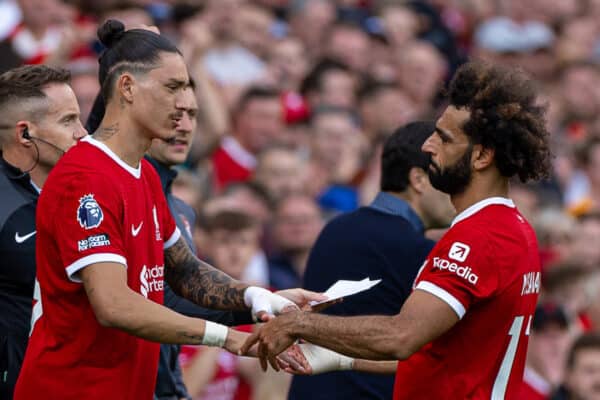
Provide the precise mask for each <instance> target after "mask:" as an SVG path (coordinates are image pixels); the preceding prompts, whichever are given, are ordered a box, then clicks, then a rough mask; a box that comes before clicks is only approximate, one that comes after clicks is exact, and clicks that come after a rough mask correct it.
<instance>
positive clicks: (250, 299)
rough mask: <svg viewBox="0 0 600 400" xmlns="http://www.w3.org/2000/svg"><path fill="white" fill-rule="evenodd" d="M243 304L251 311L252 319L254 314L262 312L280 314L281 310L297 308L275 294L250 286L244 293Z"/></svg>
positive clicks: (254, 316)
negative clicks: (289, 307)
mask: <svg viewBox="0 0 600 400" xmlns="http://www.w3.org/2000/svg"><path fill="white" fill-rule="evenodd" d="M244 303H246V305H247V306H248V307H250V308H251V309H252V317H253V318H254V319H256V314H257V313H259V312H261V311H264V312H266V313H267V314H269V315H278V314H281V312H282V310H283V309H284V308H285V307H288V306H293V307H296V308H297V306H296V305H295V304H294V303H292V302H291V301H289V300H288V299H286V298H285V297H281V296H279V295H277V294H275V293H271V292H269V291H268V290H267V289H263V288H260V287H257V286H250V287H248V288H247V289H246V291H245V292H244Z"/></svg>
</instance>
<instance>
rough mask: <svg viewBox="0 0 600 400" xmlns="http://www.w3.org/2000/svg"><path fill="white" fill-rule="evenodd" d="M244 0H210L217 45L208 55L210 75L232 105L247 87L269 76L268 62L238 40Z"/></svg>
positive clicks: (209, 13)
mask: <svg viewBox="0 0 600 400" xmlns="http://www.w3.org/2000/svg"><path fill="white" fill-rule="evenodd" d="M243 3H244V1H242V0H207V1H206V2H205V7H206V8H205V10H204V17H205V18H206V21H207V23H208V26H209V29H210V31H211V33H212V36H213V38H214V43H213V45H212V46H211V48H210V49H208V51H207V52H206V53H205V55H204V67H205V68H206V71H207V72H208V74H209V75H210V76H211V77H212V78H213V79H214V80H215V81H216V82H217V83H218V84H219V85H221V86H222V87H223V89H224V90H225V93H226V98H227V99H228V101H229V102H231V103H233V102H235V99H236V98H237V96H238V94H239V92H240V91H241V90H243V89H242V88H243V87H244V86H246V85H249V84H251V83H252V82H256V81H257V80H259V79H260V78H261V77H263V74H264V73H265V68H266V66H265V63H264V62H263V61H261V60H260V58H259V57H258V55H257V54H254V53H252V51H250V50H249V49H247V48H245V47H244V46H242V45H241V44H240V43H239V42H237V40H236V36H235V25H236V18H238V10H239V9H240V8H241V6H242V4H243Z"/></svg>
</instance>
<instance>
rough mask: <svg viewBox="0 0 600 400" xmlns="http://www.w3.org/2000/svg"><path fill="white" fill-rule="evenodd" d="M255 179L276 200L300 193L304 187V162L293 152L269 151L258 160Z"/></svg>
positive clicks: (278, 149)
mask: <svg viewBox="0 0 600 400" xmlns="http://www.w3.org/2000/svg"><path fill="white" fill-rule="evenodd" d="M254 179H255V180H256V181H257V182H258V183H260V184H261V185H263V186H264V187H265V189H267V191H268V192H269V194H270V195H271V196H272V197H273V199H276V200H277V199H281V198H283V197H285V196H287V195H290V194H292V193H299V192H301V191H302V189H303V186H304V162H303V161H302V159H301V158H300V156H299V155H298V154H297V153H296V152H295V151H293V150H288V149H284V148H273V149H267V150H266V151H265V152H263V153H261V154H260V156H259V158H258V165H257V167H256V170H255V172H254Z"/></svg>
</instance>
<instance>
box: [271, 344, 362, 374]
mask: <svg viewBox="0 0 600 400" xmlns="http://www.w3.org/2000/svg"><path fill="white" fill-rule="evenodd" d="M283 354H285V357H286V359H292V360H293V361H294V362H295V363H296V364H299V365H301V366H302V369H298V368H297V366H296V365H295V366H292V365H290V366H288V367H283V366H282V369H283V370H284V371H286V372H289V373H290V374H296V375H315V374H322V373H324V372H330V371H345V370H350V369H352V366H353V364H354V359H353V358H351V357H347V356H345V355H343V354H339V353H336V352H335V351H332V350H329V349H326V348H324V347H320V346H317V345H314V344H312V343H300V344H297V345H294V346H292V347H291V348H289V349H288V350H287V351H285V352H284V353H282V355H283ZM282 355H280V356H279V357H280V358H282Z"/></svg>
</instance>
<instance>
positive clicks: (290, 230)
mask: <svg viewBox="0 0 600 400" xmlns="http://www.w3.org/2000/svg"><path fill="white" fill-rule="evenodd" d="M108 18H111V19H118V20H120V21H122V22H123V23H124V24H125V25H126V27H127V28H128V29H131V28H136V27H142V26H153V25H156V26H157V27H158V29H160V32H161V34H163V35H167V36H168V37H169V38H170V39H172V40H173V41H174V42H175V43H177V45H178V48H179V49H180V50H181V52H182V54H183V56H184V58H185V59H186V62H187V65H188V69H189V73H190V76H191V77H192V79H193V81H194V86H195V91H196V96H197V99H198V106H199V112H198V127H197V132H196V135H195V139H194V143H193V144H192V150H191V152H190V155H189V157H188V159H187V161H186V163H185V164H184V165H182V166H181V167H180V168H179V174H178V176H177V178H176V180H175V182H174V183H173V193H174V195H175V196H177V197H179V198H180V199H182V200H183V201H184V202H186V203H188V204H189V205H191V206H192V207H193V208H194V209H195V211H196V213H197V216H198V217H197V218H196V224H195V226H189V230H190V232H193V233H194V241H195V244H196V248H197V250H198V253H199V255H200V256H201V257H202V258H203V259H206V260H208V261H210V262H211V263H213V265H215V266H216V267H218V268H221V269H223V270H224V271H225V272H227V273H228V274H230V275H231V276H233V277H235V278H240V279H242V280H245V281H248V282H252V283H253V284H257V285H261V286H263V287H267V288H272V289H287V288H292V287H301V286H302V282H303V281H302V278H303V272H304V268H305V265H306V262H307V259H308V256H309V254H310V251H311V248H312V245H313V243H314V242H315V240H316V238H317V236H318V235H319V233H320V231H321V229H322V228H323V226H324V225H325V224H326V222H327V221H328V220H330V219H331V218H332V217H334V216H336V215H339V214H340V213H346V212H350V211H353V210H356V209H357V208H358V207H360V206H363V205H366V204H369V203H370V202H371V201H372V200H373V198H374V197H375V196H376V195H377V193H378V191H379V178H380V153H381V147H382V144H383V142H384V140H385V139H386V138H387V137H388V136H389V135H390V134H391V133H392V132H393V131H394V130H395V129H396V128H398V127H399V126H401V125H404V124H406V123H408V122H411V121H414V120H435V119H436V118H437V117H438V116H439V111H440V109H441V108H442V107H443V105H444V101H445V100H444V95H443V94H444V87H445V85H446V83H447V82H448V81H449V80H450V78H451V77H452V74H453V72H454V71H455V70H456V68H457V67H458V66H460V65H461V63H463V62H465V61H466V60H468V59H483V60H488V61H489V62H492V63H498V64H505V65H510V66H519V67H521V68H523V69H524V70H526V71H527V72H528V73H530V74H531V76H532V77H534V78H535V80H536V82H537V84H538V85H539V87H540V89H541V93H542V94H543V95H542V98H540V99H539V101H540V102H541V103H544V104H546V105H547V124H548V125H547V126H548V129H549V131H550V133H551V135H552V139H551V142H552V152H553V155H554V156H553V173H552V176H551V177H550V179H548V180H546V181H544V182H542V183H539V184H535V185H526V184H522V183H520V182H517V181H515V182H514V183H513V185H512V187H511V198H512V199H513V200H514V201H515V203H516V204H517V206H518V208H519V209H520V211H521V212H522V213H523V215H525V216H526V217H527V218H528V220H529V221H530V222H531V223H532V225H533V226H534V228H535V229H536V233H537V235H538V241H539V250H540V254H541V256H542V261H543V272H542V279H541V282H537V283H536V284H538V285H541V287H542V292H541V297H540V306H539V308H538V311H537V312H536V315H535V317H534V318H533V321H530V322H531V334H530V348H529V356H528V361H527V368H526V373H525V382H526V384H527V385H526V386H527V388H526V389H524V390H528V391H530V392H524V393H527V394H526V395H525V394H524V397H523V398H524V399H537V398H540V399H550V398H554V399H582V400H583V399H592V398H599V397H598V396H600V395H599V393H600V336H598V335H599V334H600V293H599V289H600V1H598V0H560V1H557V0H527V1H523V0H421V1H419V0H163V1H156V0H129V1H121V0H4V1H0V73H1V72H4V71H6V70H8V69H10V68H13V67H16V66H18V65H22V64H39V63H44V64H49V65H55V66H61V67H64V68H67V69H68V70H70V71H71V74H72V80H71V85H72V88H73V90H74V91H75V94H76V96H77V99H78V101H79V105H80V108H81V119H82V122H83V123H85V122H86V120H87V118H88V115H89V114H90V112H91V110H92V107H93V104H94V101H95V99H96V95H97V94H98V92H99V91H100V84H99V79H98V56H99V54H100V52H101V51H102V45H101V44H100V43H99V41H98V40H97V38H96V30H97V28H98V26H99V24H100V23H101V22H103V21H105V20H106V19H108ZM149 118H151V116H149ZM91 133H93V132H90V134H91ZM355 229H360V227H359V226H357V227H356V228H355ZM428 235H429V236H430V237H431V238H439V236H440V234H439V232H429V233H428ZM249 329H251V328H249ZM180 361H181V362H182V366H183V376H184V380H185V382H186V384H187V386H188V390H189V392H190V394H191V395H192V396H193V398H194V399H204V400H214V399H234V398H235V399H249V398H253V399H261V400H262V399H279V398H285V396H286V393H287V386H288V385H289V377H288V376H287V375H285V374H282V373H278V374H276V373H274V372H272V371H271V372H269V373H267V374H266V375H265V374H263V373H262V372H261V371H260V370H259V367H258V363H257V362H256V361H255V360H252V359H244V358H236V357H234V356H232V355H230V354H229V353H227V352H226V351H224V350H221V349H218V348H200V347H198V348H195V347H189V348H184V349H183V351H182V354H181V356H180ZM592 393H593V394H595V396H596V397H591V396H592ZM228 396H229V397H228ZM536 396H537V397H536ZM569 396H570V397H569Z"/></svg>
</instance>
